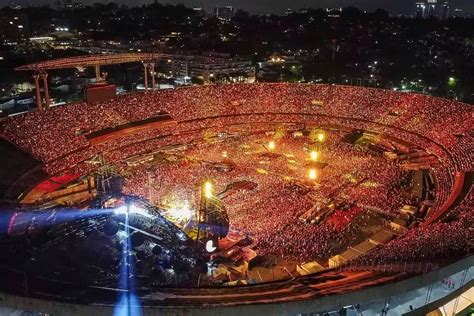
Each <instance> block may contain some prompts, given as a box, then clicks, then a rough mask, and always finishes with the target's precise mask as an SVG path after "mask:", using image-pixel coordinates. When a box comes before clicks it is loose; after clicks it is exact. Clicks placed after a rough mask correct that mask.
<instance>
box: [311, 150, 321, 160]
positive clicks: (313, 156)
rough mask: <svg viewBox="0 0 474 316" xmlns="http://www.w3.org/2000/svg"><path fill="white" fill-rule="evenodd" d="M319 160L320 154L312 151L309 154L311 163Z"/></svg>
mask: <svg viewBox="0 0 474 316" xmlns="http://www.w3.org/2000/svg"><path fill="white" fill-rule="evenodd" d="M318 158H319V153H318V152H317V151H315V150H312V151H311V152H310V153H309V159H310V160H311V161H317V160H318Z"/></svg>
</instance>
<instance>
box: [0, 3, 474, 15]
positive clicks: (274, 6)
mask: <svg viewBox="0 0 474 316" xmlns="http://www.w3.org/2000/svg"><path fill="white" fill-rule="evenodd" d="M152 1H153V0H115V1H114V2H116V3H119V4H127V5H137V4H142V3H150V2H152ZM12 2H13V3H33V4H44V3H50V4H53V3H54V2H55V0H0V6H3V5H7V4H10V3H12ZM82 2H83V3H86V4H91V3H94V2H108V1H106V0H102V1H100V0H82ZM159 2H161V3H171V4H178V3H183V4H185V5H187V6H191V7H193V6H200V7H203V8H205V9H210V8H213V7H214V6H216V5H232V6H234V7H235V8H242V9H244V10H247V11H251V12H255V13H267V12H277V13H278V12H282V11H284V10H285V9H286V8H292V9H300V8H304V7H313V8H319V7H335V6H343V7H346V6H356V7H359V8H362V9H366V10H375V9H377V8H383V9H386V10H387V11H389V12H391V13H395V14H396V13H407V14H410V13H412V12H413V11H414V9H413V7H414V3H415V0H159ZM454 8H460V9H463V10H464V11H465V12H469V13H474V0H451V9H452V10H453V9H454Z"/></svg>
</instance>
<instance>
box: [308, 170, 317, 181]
mask: <svg viewBox="0 0 474 316" xmlns="http://www.w3.org/2000/svg"><path fill="white" fill-rule="evenodd" d="M317 177H318V172H317V170H316V169H309V172H308V178H310V179H311V180H315V179H316V178H317Z"/></svg>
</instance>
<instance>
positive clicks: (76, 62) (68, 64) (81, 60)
mask: <svg viewBox="0 0 474 316" xmlns="http://www.w3.org/2000/svg"><path fill="white" fill-rule="evenodd" d="M160 57H162V54H155V53H121V54H97V55H84V56H76V57H68V58H61V59H53V60H47V61H42V62H38V63H33V64H28V65H24V66H20V67H17V68H15V70H16V71H26V70H33V71H34V70H48V69H66V68H75V67H89V66H96V65H114V64H124V63H132V62H138V61H143V60H153V59H157V58H160Z"/></svg>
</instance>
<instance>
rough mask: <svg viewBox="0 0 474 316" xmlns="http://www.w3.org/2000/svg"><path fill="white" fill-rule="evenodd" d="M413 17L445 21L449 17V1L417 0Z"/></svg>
mask: <svg viewBox="0 0 474 316" xmlns="http://www.w3.org/2000/svg"><path fill="white" fill-rule="evenodd" d="M415 17H417V18H423V19H425V18H429V17H436V18H438V19H441V20H444V19H447V18H448V17H449V0H417V1H416V2H415Z"/></svg>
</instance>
